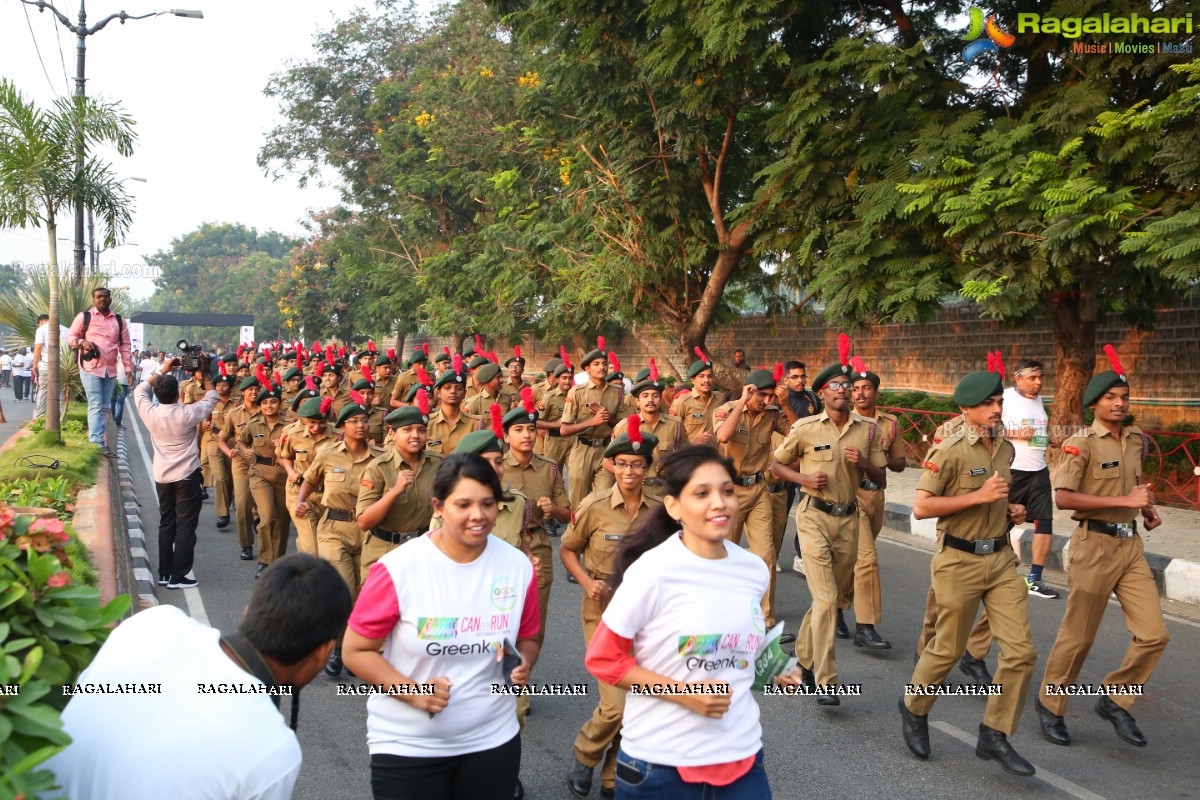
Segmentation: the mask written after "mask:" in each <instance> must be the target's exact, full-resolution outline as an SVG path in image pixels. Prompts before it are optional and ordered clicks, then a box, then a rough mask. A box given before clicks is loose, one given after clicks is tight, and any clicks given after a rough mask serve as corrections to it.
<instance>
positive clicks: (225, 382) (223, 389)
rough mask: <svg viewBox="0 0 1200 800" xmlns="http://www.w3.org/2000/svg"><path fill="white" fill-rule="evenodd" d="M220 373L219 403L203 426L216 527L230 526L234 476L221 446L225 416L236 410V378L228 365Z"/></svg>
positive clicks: (203, 443)
mask: <svg viewBox="0 0 1200 800" xmlns="http://www.w3.org/2000/svg"><path fill="white" fill-rule="evenodd" d="M220 371H221V374H220V375H219V376H218V377H217V383H216V386H215V387H214V388H215V389H216V390H217V397H218V399H217V404H216V405H215V406H213V411H212V414H211V415H210V416H209V418H208V419H207V420H205V421H204V422H203V423H202V428H203V431H204V433H203V436H202V437H201V439H200V445H201V447H202V448H203V452H204V453H205V454H206V455H207V456H208V468H209V472H210V473H211V475H212V485H213V492H214V494H215V495H216V501H217V527H218V528H227V527H229V503H230V501H231V500H233V474H232V472H231V471H230V465H229V457H228V456H226V455H225V453H224V452H222V451H221V447H220V445H219V444H218V442H219V439H220V435H221V431H222V430H224V428H225V417H226V416H227V415H228V414H229V413H230V412H231V411H233V410H234V409H235V408H236V407H237V401H235V400H234V399H233V384H234V381H236V380H237V379H236V378H234V377H233V376H232V375H230V374H229V373H228V368H227V367H226V362H224V361H222V362H221V364H220Z"/></svg>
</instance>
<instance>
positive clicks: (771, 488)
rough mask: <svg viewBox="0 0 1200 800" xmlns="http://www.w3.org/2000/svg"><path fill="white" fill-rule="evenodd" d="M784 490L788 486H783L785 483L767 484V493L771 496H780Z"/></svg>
mask: <svg viewBox="0 0 1200 800" xmlns="http://www.w3.org/2000/svg"><path fill="white" fill-rule="evenodd" d="M784 488H786V484H783V483H768V484H767V492H768V493H770V494H779V493H780V492H782V491H783V490H784Z"/></svg>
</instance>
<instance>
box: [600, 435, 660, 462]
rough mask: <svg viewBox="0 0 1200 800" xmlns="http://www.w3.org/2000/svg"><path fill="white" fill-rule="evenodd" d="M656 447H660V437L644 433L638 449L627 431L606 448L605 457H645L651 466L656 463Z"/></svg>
mask: <svg viewBox="0 0 1200 800" xmlns="http://www.w3.org/2000/svg"><path fill="white" fill-rule="evenodd" d="M656 447H658V437H657V436H655V435H654V434H653V433H643V434H642V441H641V442H640V443H639V444H638V445H637V447H634V444H633V442H631V441H630V440H629V433H628V431H627V432H625V433H622V434H621V435H620V436H618V437H617V438H615V439H613V440H612V443H611V444H609V446H608V447H606V448H604V457H605V458H613V457H614V456H645V458H646V464H647V465H649V464H651V463H652V462H653V461H654V448H656Z"/></svg>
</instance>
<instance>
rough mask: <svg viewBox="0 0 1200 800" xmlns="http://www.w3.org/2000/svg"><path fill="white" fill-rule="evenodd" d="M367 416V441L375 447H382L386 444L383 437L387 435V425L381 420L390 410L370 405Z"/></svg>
mask: <svg viewBox="0 0 1200 800" xmlns="http://www.w3.org/2000/svg"><path fill="white" fill-rule="evenodd" d="M369 411H370V413H369V414H368V415H367V441H369V442H374V443H375V446H376V447H384V446H385V445H386V444H387V441H386V440H385V436H386V434H387V425H386V424H385V423H384V421H383V418H384V417H386V416H387V415H388V413H389V412H390V411H391V409H386V408H384V407H383V406H377V405H372V406H371V408H370V409H369Z"/></svg>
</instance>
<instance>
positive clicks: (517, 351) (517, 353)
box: [513, 344, 521, 358]
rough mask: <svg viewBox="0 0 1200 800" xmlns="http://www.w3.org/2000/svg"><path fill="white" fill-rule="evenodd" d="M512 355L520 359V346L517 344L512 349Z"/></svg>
mask: <svg viewBox="0 0 1200 800" xmlns="http://www.w3.org/2000/svg"><path fill="white" fill-rule="evenodd" d="M513 355H514V356H516V357H517V358H520V357H521V345H519V344H518V345H516V346H514V347H513Z"/></svg>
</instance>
